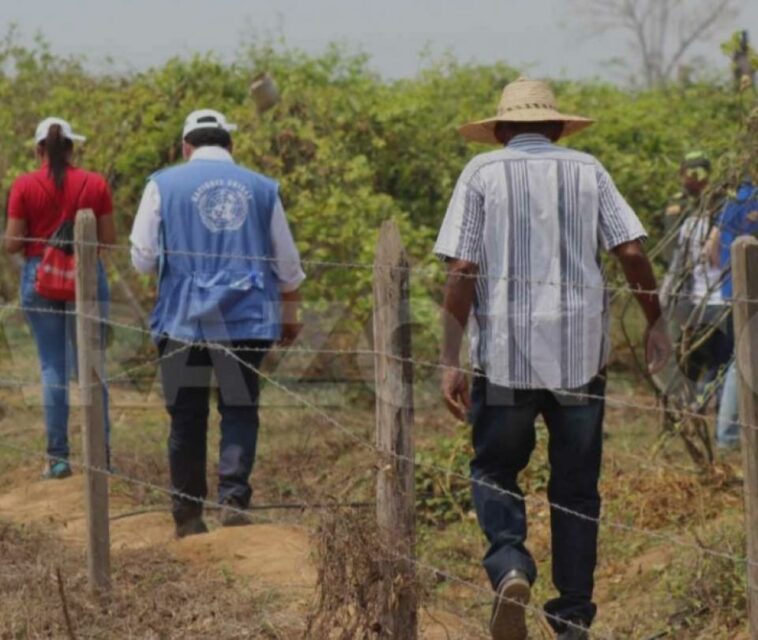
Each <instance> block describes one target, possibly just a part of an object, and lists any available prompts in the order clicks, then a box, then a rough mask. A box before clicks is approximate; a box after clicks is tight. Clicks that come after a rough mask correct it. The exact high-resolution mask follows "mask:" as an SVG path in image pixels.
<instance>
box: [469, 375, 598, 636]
mask: <svg viewBox="0 0 758 640" xmlns="http://www.w3.org/2000/svg"><path fill="white" fill-rule="evenodd" d="M582 391H583V392H585V393H587V394H589V395H593V396H600V397H603V396H604V394H605V381H604V377H598V378H596V379H595V380H593V381H592V382H591V383H590V384H589V385H588V386H587V387H586V388H585V389H583V390H579V392H582ZM604 406H605V403H604V400H602V399H594V398H575V397H572V396H570V395H562V394H560V392H551V391H546V390H512V389H505V388H503V387H497V386H495V385H492V384H490V383H489V382H488V381H487V380H486V378H484V377H477V378H475V380H474V385H473V390H472V407H471V414H470V418H471V424H472V425H473V439H474V452H475V456H474V459H473V461H472V462H471V475H472V479H473V480H474V482H472V489H473V498H474V504H475V507H476V512H477V516H478V519H479V524H480V526H481V528H482V530H483V531H484V533H485V535H486V536H487V539H488V540H489V542H490V548H489V550H488V551H487V554H486V555H485V558H484V567H485V569H486V571H487V574H488V575H489V578H490V581H491V582H492V586H493V587H494V588H497V586H498V585H499V583H500V581H501V580H502V579H503V578H504V577H505V576H506V574H507V573H508V572H510V571H512V570H513V569H518V570H520V571H522V572H524V573H525V574H526V575H527V577H528V578H529V580H530V581H532V582H534V580H535V579H536V578H537V567H536V565H535V562H534V559H533V558H532V556H531V554H530V553H529V551H528V550H527V549H526V547H525V544H524V543H525V541H526V536H527V522H526V505H525V503H524V500H523V499H522V498H523V493H522V491H521V489H520V488H519V485H518V475H519V473H520V472H521V471H522V470H523V469H525V468H526V466H527V464H528V463H529V458H530V456H531V454H532V451H533V450H534V446H535V442H536V439H535V420H536V418H537V416H538V415H542V417H543V418H544V420H545V423H546V424H547V428H548V431H549V445H548V455H549V460H550V481H549V484H548V499H549V501H550V503H551V504H552V505H558V506H560V507H564V508H565V509H569V510H571V511H573V512H578V513H580V514H583V515H584V516H587V517H588V518H590V519H592V520H587V519H585V518H582V517H579V516H577V515H573V514H571V513H567V512H565V511H562V510H560V509H559V508H556V507H555V506H553V507H551V509H550V522H551V531H552V558H553V563H552V564H553V583H554V584H555V587H556V589H557V590H558V593H559V594H560V595H559V597H558V598H556V599H554V600H551V601H550V602H548V603H547V604H546V605H545V610H546V612H547V613H548V614H549V616H550V621H551V624H552V625H553V627H554V628H555V629H556V630H557V631H562V624H561V623H560V620H569V621H575V622H582V623H584V624H586V625H589V624H590V623H591V622H592V620H593V619H594V617H595V612H596V607H595V605H594V604H593V602H592V591H593V588H594V572H595V565H596V563H597V535H598V525H597V522H595V521H594V520H596V519H597V518H598V517H599V514H600V494H599V492H598V480H599V477H600V464H601V457H602V441H603V439H602V433H603V431H602V424H603V413H604ZM477 481H481V482H485V483H488V484H490V485H493V487H492V488H490V487H487V486H482V485H481V484H479V483H478V482H477ZM496 487H497V488H500V489H502V490H503V491H499V490H498V489H497V488H496ZM558 619H559V620H558Z"/></svg>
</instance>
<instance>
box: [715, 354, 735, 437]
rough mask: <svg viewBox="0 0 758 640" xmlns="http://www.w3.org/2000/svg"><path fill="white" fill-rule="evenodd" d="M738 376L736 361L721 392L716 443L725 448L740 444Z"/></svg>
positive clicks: (727, 374)
mask: <svg viewBox="0 0 758 640" xmlns="http://www.w3.org/2000/svg"><path fill="white" fill-rule="evenodd" d="M738 375H739V372H738V371H737V361H736V360H735V361H734V362H733V363H732V365H731V366H730V367H729V370H728V371H727V372H726V378H725V379H724V388H723V390H722V391H721V404H720V406H719V415H718V419H717V420H716V441H717V442H718V444H719V446H721V447H724V448H731V447H738V446H739V444H740V436H741V433H740V424H739V420H740V416H739V396H738V391H739V389H738V384H737V382H738V381H737V376H738Z"/></svg>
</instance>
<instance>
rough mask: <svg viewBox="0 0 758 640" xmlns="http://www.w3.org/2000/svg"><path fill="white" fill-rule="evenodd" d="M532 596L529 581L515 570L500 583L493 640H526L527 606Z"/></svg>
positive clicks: (496, 595)
mask: <svg viewBox="0 0 758 640" xmlns="http://www.w3.org/2000/svg"><path fill="white" fill-rule="evenodd" d="M531 595H532V587H531V585H530V584H529V579H528V578H527V577H526V574H524V573H523V572H521V571H518V570H514V571H511V572H510V573H509V574H507V575H506V576H505V578H503V579H502V581H501V582H500V585H499V586H498V588H497V592H496V594H495V603H494V605H493V606H492V619H491V620H490V633H491V634H492V640H526V637H527V631H526V605H528V604H529V600H530V598H531Z"/></svg>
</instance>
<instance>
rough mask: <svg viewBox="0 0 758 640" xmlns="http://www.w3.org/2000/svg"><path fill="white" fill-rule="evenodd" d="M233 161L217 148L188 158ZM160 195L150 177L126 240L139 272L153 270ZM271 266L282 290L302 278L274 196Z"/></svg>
mask: <svg viewBox="0 0 758 640" xmlns="http://www.w3.org/2000/svg"><path fill="white" fill-rule="evenodd" d="M193 160H217V161H221V162H234V159H233V158H232V155H231V154H230V153H229V152H228V151H227V150H226V149H222V148H221V147H200V148H199V149H197V150H196V151H195V152H194V153H193V154H192V157H191V158H190V162H192V161H193ZM160 225H161V194H160V191H159V189H158V185H157V184H156V183H155V181H154V180H150V181H149V182H148V183H147V186H146V187H145V191H144V193H143V194H142V200H141V202H140V205H139V209H138V210H137V215H136V217H135V218H134V225H133V226H132V233H131V235H130V236H129V241H130V242H131V245H132V251H131V255H132V264H133V265H134V268H135V269H137V271H139V272H140V273H154V272H155V271H156V270H157V268H158V258H159V256H160ZM271 246H272V248H273V256H272V257H273V261H272V263H271V265H272V269H273V271H274V273H275V274H276V277H277V278H278V280H279V289H280V291H282V292H285V293H286V292H290V291H295V290H296V289H297V288H298V287H299V286H300V285H301V284H302V282H303V280H305V273H303V269H302V266H301V264H300V253H299V252H298V250H297V247H296V246H295V240H294V238H293V237H292V232H291V231H290V227H289V224H288V222H287V216H286V214H285V213H284V206H283V205H282V202H281V200H280V199H277V203H276V206H275V207H274V211H273V214H272V218H271Z"/></svg>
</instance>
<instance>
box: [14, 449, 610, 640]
mask: <svg viewBox="0 0 758 640" xmlns="http://www.w3.org/2000/svg"><path fill="white" fill-rule="evenodd" d="M0 447H2V448H5V449H8V450H11V451H15V452H17V453H21V454H23V455H26V456H29V457H37V458H43V459H45V460H47V461H48V462H52V461H65V462H68V463H69V464H70V465H71V466H72V467H74V468H77V469H79V470H80V471H88V472H92V473H97V474H100V475H105V476H107V477H110V478H113V479H117V480H121V481H124V482H127V483H130V484H135V485H137V486H140V487H143V488H147V489H151V490H153V491H157V492H160V493H163V494H167V495H169V496H170V497H176V498H180V499H182V500H186V501H191V502H195V503H197V504H199V505H201V506H203V507H205V508H208V509H227V510H229V511H232V512H235V513H240V514H243V515H249V511H246V510H244V509H240V508H237V507H234V506H232V505H228V504H225V503H221V502H216V501H214V500H208V499H204V498H198V497H197V496H190V495H187V494H185V493H182V492H180V491H176V490H173V489H167V488H165V487H162V486H161V485H158V484H155V483H152V482H148V481H145V480H141V479H139V478H134V477H132V476H128V475H126V474H123V473H120V472H118V471H114V470H113V469H106V468H102V467H97V466H94V465H89V464H87V463H86V462H82V461H78V460H70V459H64V458H59V457H56V456H50V455H48V454H45V453H41V452H38V451H32V450H30V449H27V448H25V447H22V446H19V445H17V444H14V443H10V442H8V441H7V440H6V439H5V437H4V436H3V434H0ZM259 519H263V518H259ZM264 521H265V522H267V523H270V524H275V523H276V522H277V521H276V520H273V519H270V518H268V519H265V520H264ZM288 524H289V525H290V526H293V527H295V528H298V529H301V530H303V531H305V532H307V533H310V534H315V533H316V531H314V530H313V529H309V528H308V527H306V526H305V525H301V524H296V523H292V522H288ZM388 553H389V554H390V555H392V556H394V557H395V558H397V559H400V560H403V561H405V562H410V563H412V564H413V565H415V566H417V567H419V568H421V569H423V570H425V571H428V572H430V573H432V574H433V575H435V576H440V577H444V578H445V579H446V580H449V581H450V582H455V583H457V584H460V585H461V586H465V587H467V588H469V589H471V590H474V591H477V592H481V593H484V594H487V595H488V596H489V597H492V596H493V592H492V591H491V590H489V589H487V588H486V587H482V586H481V585H479V584H476V583H474V582H471V581H470V580H466V579H465V578H461V577H460V576H457V575H455V574H453V573H451V572H450V571H448V570H446V569H444V568H441V567H437V566H434V565H431V564H428V563H425V562H423V561H421V560H419V559H418V558H415V557H412V556H407V555H404V554H400V553H397V552H396V551H388ZM497 597H499V598H500V599H501V600H503V601H504V602H509V603H510V604H514V605H517V606H519V607H522V608H523V609H524V610H525V611H528V612H532V613H534V614H536V615H542V616H545V617H546V618H548V619H552V620H554V621H555V622H557V623H559V624H565V625H567V626H569V627H572V628H573V627H575V628H576V629H578V630H584V627H582V626H580V625H578V624H575V623H573V622H571V621H566V620H562V619H560V618H558V617H557V616H552V615H550V614H548V613H547V612H545V611H543V610H542V609H540V608H538V607H535V606H533V605H529V604H526V603H523V602H521V601H519V600H517V599H515V598H508V597H505V596H497ZM456 617H458V616H457V615H456ZM588 633H589V634H590V635H591V636H594V637H597V638H604V639H605V638H608V639H610V640H612V636H609V635H601V634H599V633H598V632H597V631H594V630H589V631H588Z"/></svg>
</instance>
